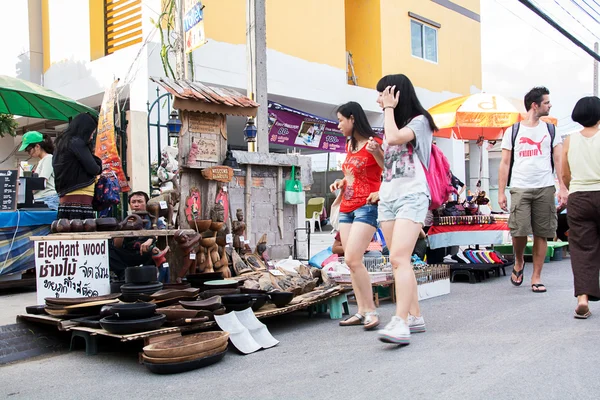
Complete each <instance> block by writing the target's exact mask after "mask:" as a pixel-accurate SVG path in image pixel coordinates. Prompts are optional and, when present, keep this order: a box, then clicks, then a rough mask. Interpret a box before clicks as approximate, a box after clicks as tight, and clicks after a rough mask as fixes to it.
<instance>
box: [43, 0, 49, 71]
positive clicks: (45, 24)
mask: <svg viewBox="0 0 600 400" xmlns="http://www.w3.org/2000/svg"><path fill="white" fill-rule="evenodd" d="M42 48H43V49H44V56H43V61H44V72H46V71H48V68H50V15H49V10H48V0H42Z"/></svg>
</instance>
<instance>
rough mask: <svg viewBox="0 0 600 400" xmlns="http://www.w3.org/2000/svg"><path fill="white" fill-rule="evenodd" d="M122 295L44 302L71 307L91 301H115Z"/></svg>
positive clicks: (70, 298)
mask: <svg viewBox="0 0 600 400" xmlns="http://www.w3.org/2000/svg"><path fill="white" fill-rule="evenodd" d="M120 295H121V293H111V294H105V295H103V296H95V297H69V298H66V297H65V298H57V297H46V298H45V299H44V301H46V304H54V305H65V306H70V305H73V304H81V303H87V302H90V301H100V300H113V299H116V298H117V297H119V296H120Z"/></svg>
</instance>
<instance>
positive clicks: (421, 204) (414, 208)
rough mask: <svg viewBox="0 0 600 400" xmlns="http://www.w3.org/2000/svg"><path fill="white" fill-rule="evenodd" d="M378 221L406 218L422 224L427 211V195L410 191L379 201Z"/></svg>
mask: <svg viewBox="0 0 600 400" xmlns="http://www.w3.org/2000/svg"><path fill="white" fill-rule="evenodd" d="M378 211H379V222H385V221H393V220H396V219H408V220H410V221H413V222H416V223H417V224H421V225H423V224H424V223H425V218H426V217H427V211H429V196H428V195H427V194H425V193H411V194H408V195H406V196H402V197H399V198H397V199H396V200H394V201H390V202H384V201H380V202H379V209H378Z"/></svg>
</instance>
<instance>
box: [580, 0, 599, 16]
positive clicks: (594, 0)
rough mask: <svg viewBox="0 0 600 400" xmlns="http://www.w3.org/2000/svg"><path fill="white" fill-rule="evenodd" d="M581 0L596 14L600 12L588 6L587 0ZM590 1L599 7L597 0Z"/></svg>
mask: <svg viewBox="0 0 600 400" xmlns="http://www.w3.org/2000/svg"><path fill="white" fill-rule="evenodd" d="M582 1H583V3H584V4H585V5H586V6H588V7H589V8H590V9H591V10H593V11H594V12H595V13H596V14H598V15H600V12H598V11H596V9H595V8H594V7H592V6H590V5H589V4H588V2H587V1H585V0H582ZM592 1H593V2H594V3H595V4H596V5H597V6H598V8H600V4H598V2H597V1H596V0H592Z"/></svg>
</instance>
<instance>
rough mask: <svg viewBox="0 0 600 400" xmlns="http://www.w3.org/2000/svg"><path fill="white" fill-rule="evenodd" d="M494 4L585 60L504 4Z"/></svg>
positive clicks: (495, 0)
mask: <svg viewBox="0 0 600 400" xmlns="http://www.w3.org/2000/svg"><path fill="white" fill-rule="evenodd" d="M494 2H495V3H496V4H498V5H499V6H502V8H504V9H505V10H506V11H508V12H509V13H511V14H512V15H514V16H515V17H517V18H519V19H520V20H521V21H523V22H524V23H525V24H527V26H528V27H530V28H532V29H535V30H536V31H538V32H539V33H541V34H542V35H544V37H547V38H549V39H550V40H552V41H553V42H554V43H556V44H557V45H559V46H560V47H562V48H563V49H565V50H567V51H569V52H570V53H572V54H573V55H574V56H576V57H577V58H580V59H581V60H587V59H585V58H583V57H582V56H581V54H577V53H575V52H574V51H573V50H571V49H570V48H569V47H567V46H565V45H564V44H562V43H560V42H558V41H556V40H554V39H553V38H552V37H550V36H548V32H542V31H541V30H539V29H538V28H537V27H535V26H534V25H532V24H531V23H529V22H528V21H526V20H525V19H524V18H523V17H521V16H520V15H519V14H517V13H515V12H514V11H512V10H511V9H510V8H508V7H506V6H505V5H504V4H502V3H500V2H499V1H498V0H494Z"/></svg>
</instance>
